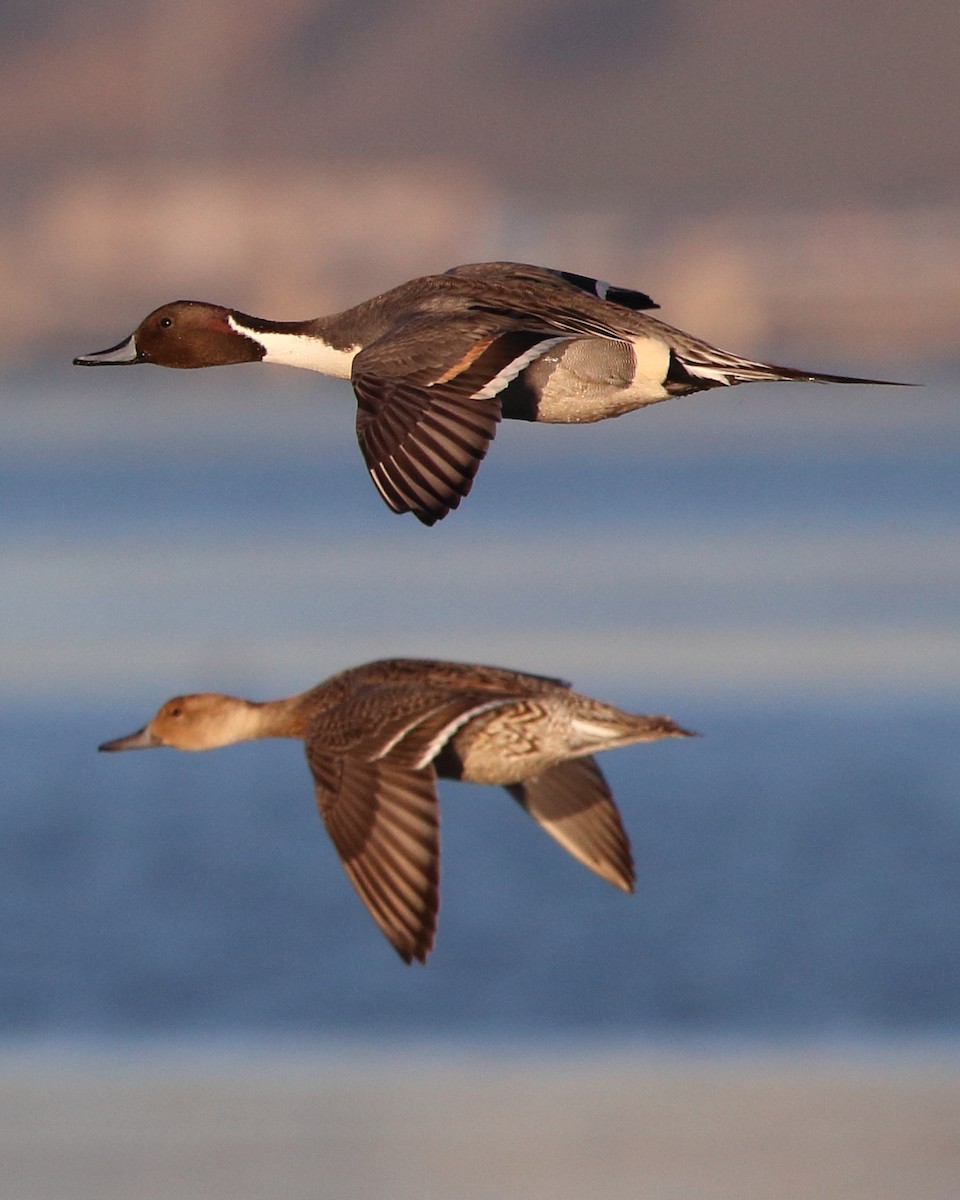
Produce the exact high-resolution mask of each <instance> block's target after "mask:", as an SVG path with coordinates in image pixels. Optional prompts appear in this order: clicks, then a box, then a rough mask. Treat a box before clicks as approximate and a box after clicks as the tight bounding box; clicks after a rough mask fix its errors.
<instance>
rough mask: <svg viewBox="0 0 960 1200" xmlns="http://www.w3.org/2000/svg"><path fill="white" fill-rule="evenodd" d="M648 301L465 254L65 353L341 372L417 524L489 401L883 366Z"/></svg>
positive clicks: (90, 360)
mask: <svg viewBox="0 0 960 1200" xmlns="http://www.w3.org/2000/svg"><path fill="white" fill-rule="evenodd" d="M657 307H658V306H657V305H656V304H655V303H654V302H653V301H652V300H651V299H650V297H649V296H646V295H644V294H643V293H642V292H635V291H631V290H629V289H628V288H621V287H614V286H613V285H611V284H607V283H604V282H602V281H601V280H598V279H593V278H591V277H589V276H586V275H577V274H574V273H573V272H570V271H557V270H551V269H548V268H545V267H534V266H527V265H525V264H522V263H473V264H469V265H467V266H461V267H455V268H453V270H451V271H448V272H446V274H443V275H427V276H424V277H422V278H419V279H412V280H410V281H409V282H408V283H403V284H401V285H400V286H399V287H396V288H393V289H392V290H391V291H389V292H384V293H383V294H382V295H379V296H374V297H373V299H372V300H366V301H364V302H363V303H362V304H358V305H356V306H355V307H354V308H349V309H347V310H345V311H344V312H341V313H337V314H335V315H333V316H329V317H317V318H315V319H314V320H308V321H269V320H264V319H262V318H260V317H251V316H248V315H247V314H245V313H242V312H238V311H236V310H234V309H230V308H224V307H222V306H220V305H217V304H207V303H203V302H200V301H195V300H175V301H174V302H173V303H171V304H165V305H163V307H162V308H158V309H156V310H155V311H154V312H152V313H151V314H150V315H149V316H148V317H146V318H145V319H144V320H143V321H142V322H141V324H140V325H139V326H138V327H137V329H136V331H135V332H134V333H133V334H132V335H131V336H130V337H128V338H126V339H125V340H124V341H122V342H119V343H118V344H117V345H116V346H111V347H110V348H109V349H108V350H101V351H99V352H97V353H94V354H85V355H82V356H80V357H79V358H75V359H74V360H73V361H74V363H75V364H76V365H77V366H118V365H129V364H133V363H154V364H156V365H157V366H163V367H180V368H187V367H215V366H226V365H228V364H232V363H244V362H269V363H283V364H286V365H288V366H294V367H304V368H306V369H307V370H311V371H319V372H321V373H322V374H325V375H332V376H336V377H338V378H343V379H349V380H350V381H351V383H352V384H353V390H354V392H355V393H356V397H357V405H358V408H357V439H358V441H359V443H360V450H361V452H362V454H363V457H364V460H365V462H366V465H367V469H368V470H369V472H370V476H371V478H372V480H373V482H374V484H375V485H376V487H377V489H378V491H379V492H380V495H381V496H382V497H383V499H384V500H385V502H386V503H387V504H388V505H389V506H390V508H391V509H393V511H394V512H396V513H405V512H411V513H413V514H414V516H416V517H417V518H418V520H420V521H422V522H423V523H424V524H425V525H433V524H434V523H435V522H436V521H439V520H441V519H442V518H443V517H445V516H446V515H447V513H448V512H450V510H451V509H454V508H456V507H457V506H458V505H459V503H460V501H461V499H462V498H463V497H464V496H466V495H467V493H468V492H469V491H470V487H471V484H472V482H473V477H474V475H476V473H477V469H478V468H479V466H480V463H481V461H482V459H483V457H484V455H485V454H486V452H487V448H488V447H489V445H490V442H491V441H492V440H493V437H494V434H495V433H496V430H497V424H498V422H499V421H500V420H501V418H504V417H505V418H508V419H514V420H523V421H544V422H549V423H558V424H582V423H586V422H592V421H602V420H604V419H605V418H607V417H618V416H621V415H622V414H623V413H626V412H631V411H633V410H634V409H637V408H644V407H645V406H646V405H648V404H657V403H658V402H660V401H661V400H669V399H670V398H671V397H672V396H685V395H689V394H690V393H692V392H701V391H705V390H707V389H708V388H715V387H732V386H734V385H735V384H738V383H757V382H763V381H765V380H766V381H769V380H791V381H799V382H814V383H862V384H888V383H891V382H892V381H889V380H882V379H860V378H854V377H851V376H847V375H827V374H823V373H822V372H818V371H802V370H797V369H795V368H793V367H779V366H776V365H774V364H773V363H766V362H758V361H755V360H753V359H749V358H741V357H739V356H738V355H736V354H729V353H727V352H726V351H725V350H719V349H717V348H716V347H715V346H711V345H710V344H709V343H708V342H704V341H700V340H699V339H698V338H695V337H691V336H690V335H689V334H687V333H683V332H682V331H681V330H679V329H674V328H672V327H671V326H669V325H666V324H664V323H663V322H662V321H658V320H657V319H656V318H655V317H652V316H650V315H649V310H650V309H654V308H657Z"/></svg>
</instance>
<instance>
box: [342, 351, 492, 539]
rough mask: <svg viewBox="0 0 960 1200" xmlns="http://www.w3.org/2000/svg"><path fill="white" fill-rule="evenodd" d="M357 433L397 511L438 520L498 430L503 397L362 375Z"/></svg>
mask: <svg viewBox="0 0 960 1200" xmlns="http://www.w3.org/2000/svg"><path fill="white" fill-rule="evenodd" d="M353 387H354V391H355V392H356V394H357V401H358V409H357V440H358V441H359V443H360V450H361V452H362V454H363V457H364V460H365V462H366V464H367V469H368V470H369V472H370V475H371V477H372V479H373V482H374V483H375V484H376V486H377V489H378V491H379V492H380V494H381V496H382V497H383V498H384V500H385V501H386V502H387V504H388V505H389V506H390V507H391V508H392V509H393V511H394V512H398V513H404V512H412V513H413V514H414V515H415V516H416V517H417V518H418V520H420V521H422V522H423V524H424V525H433V524H434V523H435V522H436V521H439V520H441V519H442V518H443V517H445V516H446V515H447V513H448V512H450V511H451V509H454V508H456V507H457V506H458V505H459V503H460V501H461V500H462V499H463V497H464V496H466V495H467V493H468V492H469V491H470V487H471V485H472V483H473V478H474V476H475V475H476V473H477V469H478V468H479V466H480V463H481V461H482V460H483V457H484V455H485V454H486V452H487V447H488V446H489V445H490V442H491V441H492V440H493V437H494V435H495V434H496V431H497V422H498V421H499V420H500V403H499V401H498V400H497V399H496V398H494V397H490V398H487V399H483V400H474V399H471V398H470V397H468V396H457V395H453V394H448V393H446V392H445V391H443V390H442V389H430V388H426V387H420V386H418V385H414V384H408V383H403V382H400V381H397V380H392V379H382V378H379V377H378V376H375V375H363V374H355V375H354V377H353Z"/></svg>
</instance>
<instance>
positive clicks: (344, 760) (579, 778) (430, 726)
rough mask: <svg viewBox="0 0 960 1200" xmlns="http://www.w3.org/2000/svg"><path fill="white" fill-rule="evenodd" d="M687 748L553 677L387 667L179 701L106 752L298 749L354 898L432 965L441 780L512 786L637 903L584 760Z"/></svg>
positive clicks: (618, 836)
mask: <svg viewBox="0 0 960 1200" xmlns="http://www.w3.org/2000/svg"><path fill="white" fill-rule="evenodd" d="M688 736H690V734H689V733H688V731H687V730H685V729H682V728H681V727H680V726H679V725H677V724H676V723H675V722H674V721H671V720H670V719H669V718H668V717H661V716H634V715H632V714H631V713H626V712H622V711H620V710H619V709H617V708H614V707H613V706H612V705H609V704H603V703H601V702H600V701H599V700H592V699H590V698H589V697H588V696H582V695H579V694H578V693H577V692H573V691H571V690H570V688H569V685H568V684H566V683H563V682H562V681H561V680H558V679H549V678H545V677H543V676H539V675H526V674H522V673H521V672H519V671H510V670H504V669H502V668H499V667H485V666H476V665H473V664H467V663H455V662H436V661H432V660H427V659H387V660H384V661H381V662H373V663H368V664H367V665H365V666H362V667H355V668H353V669H352V670H348V671H343V672H341V673H340V674H338V675H334V676H332V677H331V678H330V679H328V680H326V682H324V683H321V684H319V685H318V686H317V687H315V688H311V689H310V690H309V691H306V692H302V693H300V694H299V695H296V696H291V697H289V698H287V699H284V700H270V701H266V702H263V703H256V702H254V701H250V700H242V699H238V698H237V697H234V696H224V695H221V694H219V693H211V692H205V693H200V694H195V695H190V696H178V697H176V698H174V699H173V700H168V701H167V703H166V704H164V705H163V707H162V708H161V709H160V710H159V712H158V713H157V714H156V716H155V717H154V718H153V719H152V720H151V721H150V722H149V724H147V725H145V726H144V728H143V729H141V730H139V731H138V732H137V733H133V734H130V735H129V736H128V737H123V738H118V739H117V740H115V741H112V742H105V743H104V744H103V745H102V746H101V747H100V749H101V750H139V749H146V748H149V747H153V746H173V747H175V748H176V749H178V750H210V749H214V748H215V747H218V746H226V745H230V744H232V743H234V742H240V741H247V740H249V739H253V738H266V737H292V738H302V739H303V741H304V743H305V748H306V755H307V761H308V762H309V764H310V770H311V772H312V774H313V780H314V790H315V793H316V800H317V806H318V808H319V810H320V815H321V817H322V818H323V822H324V824H325V825H326V828H327V832H328V833H329V835H330V837H331V839H332V841H333V844H334V846H335V847H336V850H337V853H338V854H339V856H340V859H341V861H342V863H343V865H344V868H345V869H346V872H347V875H348V876H349V877H350V880H351V882H352V883H353V886H354V887H355V888H356V890H357V892H358V893H359V895H360V899H361V900H362V901H363V903H364V904H365V905H366V907H367V909H368V910H369V912H370V914H371V916H372V917H373V919H374V921H376V923H377V925H379V927H380V929H381V930H382V931H383V933H384V934H385V935H386V936H387V938H388V939H389V940H390V942H391V943H392V945H393V946H394V947H395V948H396V950H397V951H398V953H399V954H400V956H401V957H402V958H403V959H404V960H405V961H406V962H411V961H412V960H413V959H417V960H419V961H420V962H424V961H425V960H426V957H427V954H428V953H429V951H430V949H431V947H432V945H433V938H434V931H435V929H436V917H437V907H438V883H439V862H440V844H439V828H438V814H437V792H436V780H437V777H438V776H439V777H440V778H442V779H462V780H465V781H467V782H470V783H489V784H497V785H500V786H502V787H504V788H506V790H507V791H508V792H509V793H510V795H511V796H513V798H514V799H515V800H517V801H518V802H519V804H520V805H521V806H522V807H523V808H525V809H526V811H527V812H528V813H529V814H530V816H532V817H533V819H534V820H535V821H537V823H538V824H539V825H540V826H541V827H542V828H543V829H544V830H546V832H547V833H548V834H550V836H551V837H553V838H555V839H556V840H557V841H558V842H559V843H560V845H561V846H563V847H564V849H565V850H567V851H569V852H570V854H572V855H573V856H574V858H577V859H579V861H580V862H582V863H583V864H584V865H585V866H587V867H589V868H590V870H591V871H594V872H596V874H597V875H599V876H601V878H603V879H606V880H607V881H608V882H610V883H612V884H614V885H615V886H616V887H619V888H621V889H622V890H623V891H625V892H630V891H632V890H633V883H634V871H633V860H632V857H631V854H630V843H629V841H628V839H627V835H626V833H625V832H624V829H623V825H622V824H621V821H620V815H619V813H618V811H617V808H616V805H615V804H614V801H613V797H612V796H611V794H610V790H609V788H608V787H607V784H606V781H605V780H604V778H603V775H602V774H601V771H600V768H599V767H598V766H597V764H596V763H595V762H594V760H593V758H592V757H591V755H592V754H593V753H594V752H595V751H598V750H609V749H612V748H613V747H616V746H626V745H629V744H631V743H632V742H651V741H656V740H658V739H659V738H668V737H688Z"/></svg>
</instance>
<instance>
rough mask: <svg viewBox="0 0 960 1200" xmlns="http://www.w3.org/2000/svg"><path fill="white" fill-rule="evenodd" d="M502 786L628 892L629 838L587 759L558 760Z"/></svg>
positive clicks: (568, 848) (601, 873)
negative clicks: (529, 775) (528, 775)
mask: <svg viewBox="0 0 960 1200" xmlns="http://www.w3.org/2000/svg"><path fill="white" fill-rule="evenodd" d="M506 790H507V791H508V792H509V793H510V795H511V796H513V798H514V800H516V801H517V802H518V803H519V804H520V805H521V807H522V808H525V809H526V810H527V812H528V813H529V814H530V816H531V817H533V819H534V820H535V821H536V822H537V824H538V825H540V826H541V827H542V828H543V829H544V830H545V831H546V832H547V833H549V834H550V836H551V837H552V838H554V839H555V840H556V841H557V842H559V843H560V845H561V846H563V848H564V850H566V851H568V853H570V854H572V855H573V857H574V858H576V859H578V860H579V861H580V862H582V863H583V865H584V866H585V867H588V868H589V869H590V870H591V871H593V872H594V873H595V874H597V875H599V876H600V877H601V879H606V880H607V882H608V883H612V884H613V885H614V886H615V887H618V888H620V889H621V890H622V891H624V892H632V891H633V885H634V882H635V878H636V876H635V874H634V869H633V856H632V854H631V853H630V841H629V839H628V837H627V834H626V832H625V830H624V828H623V823H622V822H621V820H620V814H619V812H618V811H617V806H616V804H614V802H613V797H612V796H611V794H610V789H609V787H608V786H607V781H606V780H605V779H604V777H603V774H602V772H601V770H600V768H599V767H598V766H597V764H596V763H595V762H594V760H593V759H592V758H577V759H572V760H571V761H570V762H565V763H560V765H559V766H556V767H550V768H549V769H548V770H546V771H543V772H541V773H540V774H539V775H537V776H536V777H535V778H534V779H527V780H525V781H524V782H523V783H515V784H512V785H511V786H510V787H508V788H507V789H506Z"/></svg>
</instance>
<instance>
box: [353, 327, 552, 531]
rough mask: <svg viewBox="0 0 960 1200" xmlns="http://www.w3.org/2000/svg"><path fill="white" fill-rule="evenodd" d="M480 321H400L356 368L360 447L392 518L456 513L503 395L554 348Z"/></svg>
mask: <svg viewBox="0 0 960 1200" xmlns="http://www.w3.org/2000/svg"><path fill="white" fill-rule="evenodd" d="M504 324H505V322H504V321H503V319H502V318H496V319H492V318H490V317H489V316H486V315H484V314H478V315H474V314H472V313H471V314H469V315H463V314H454V315H450V316H445V315H442V314H431V315H428V316H421V317H418V318H415V319H411V320H408V321H405V322H402V323H401V324H400V325H398V326H397V327H396V328H395V329H392V330H391V331H390V332H389V333H388V334H386V335H384V336H383V337H382V338H379V339H378V340H377V341H375V342H373V343H371V345H369V346H367V347H366V348H365V349H363V350H362V351H361V352H360V353H359V354H358V355H357V357H356V358H355V359H354V362H353V373H352V382H353V388H354V391H355V392H356V394H357V403H358V409H357V439H358V441H359V443H360V449H361V451H362V453H363V457H364V459H365V461H366V464H367V469H368V470H369V472H370V476H371V478H372V479H373V482H374V484H375V485H376V487H377V490H378V491H379V492H380V495H381V496H382V497H383V499H384V500H385V501H386V503H387V504H388V505H389V506H390V507H391V508H392V509H393V511H394V512H397V513H404V512H412V513H413V514H414V515H415V516H416V517H417V518H418V519H419V520H420V521H422V522H423V523H424V524H425V525H433V524H434V522H436V521H439V520H441V519H442V518H443V517H445V516H446V515H447V513H448V512H450V510H451V509H454V508H456V507H457V506H458V505H459V503H460V501H461V499H462V498H463V497H464V496H466V495H467V493H468V492H469V491H470V487H471V485H472V483H473V478H474V476H475V475H476V473H477V470H478V468H479V466H480V463H481V462H482V460H483V457H484V455H485V454H486V452H487V447H488V446H489V445H490V442H491V441H492V440H493V438H494V435H495V434H496V431H497V423H498V422H499V420H500V402H499V399H498V397H499V395H500V393H501V392H502V391H503V389H504V388H505V387H506V386H507V385H508V384H509V383H510V382H511V381H512V380H514V379H516V377H517V376H518V375H519V374H520V372H521V371H522V370H523V369H524V368H525V367H527V366H529V364H530V363H531V362H533V361H534V360H535V359H537V358H539V357H540V355H542V354H544V353H546V352H547V350H549V349H551V348H552V347H553V346H555V345H557V343H558V342H561V341H566V340H567V339H566V338H564V337H561V336H557V335H556V334H555V333H553V332H550V331H548V332H544V331H543V330H540V329H537V330H530V329H523V328H519V329H518V328H503V326H504Z"/></svg>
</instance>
